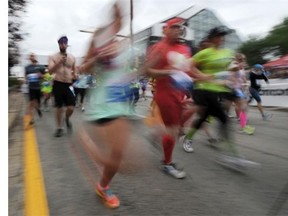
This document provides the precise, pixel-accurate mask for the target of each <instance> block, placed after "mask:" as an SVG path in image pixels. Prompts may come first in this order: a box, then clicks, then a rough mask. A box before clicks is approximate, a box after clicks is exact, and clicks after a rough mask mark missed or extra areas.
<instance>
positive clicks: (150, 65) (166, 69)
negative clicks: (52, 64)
mask: <svg viewBox="0 0 288 216" xmlns="http://www.w3.org/2000/svg"><path fill="white" fill-rule="evenodd" d="M184 22H185V21H184V20H183V19H181V18H179V17H176V18H173V19H171V20H169V21H167V22H166V24H165V26H164V28H163V33H164V35H165V37H164V38H163V39H162V40H161V41H160V42H158V43H156V44H154V45H153V47H152V48H151V49H150V52H149V53H148V56H147V57H148V58H147V62H146V66H145V67H146V68H147V69H146V71H147V75H148V76H151V77H153V78H155V80H156V89H155V92H154V100H155V102H156V104H157V106H158V108H159V111H160V113H161V116H162V119H163V122H164V125H165V127H166V131H165V133H164V134H163V135H162V147H163V153H164V154H163V160H162V166H161V169H162V171H164V172H165V173H167V174H169V175H171V176H173V177H175V178H177V179H183V178H185V176H186V173H185V172H184V171H183V170H181V169H179V168H177V167H176V164H175V162H174V161H173V160H172V154H173V150H174V146H175V142H176V140H178V135H179V129H180V124H181V112H182V100H183V99H184V96H185V93H186V92H185V91H183V90H180V89H178V88H177V87H180V86H181V85H180V86H177V85H178V84H179V83H177V81H175V80H173V78H172V76H173V77H174V78H175V79H177V76H178V75H180V76H182V77H185V76H184V75H185V73H184V72H189V71H190V63H189V62H188V58H190V57H191V51H190V49H189V47H187V46H186V45H183V44H181V43H180V37H181V36H182V34H183V24H184ZM179 70H180V71H179ZM173 71H174V72H173ZM182 71H184V72H182ZM186 76H187V77H188V78H189V76H188V75H186ZM182 77H180V80H181V79H182ZM184 79H185V78H184ZM186 79H187V78H186ZM187 81H188V79H187ZM190 82H191V83H192V81H191V78H190ZM173 85H174V86H173Z"/></svg>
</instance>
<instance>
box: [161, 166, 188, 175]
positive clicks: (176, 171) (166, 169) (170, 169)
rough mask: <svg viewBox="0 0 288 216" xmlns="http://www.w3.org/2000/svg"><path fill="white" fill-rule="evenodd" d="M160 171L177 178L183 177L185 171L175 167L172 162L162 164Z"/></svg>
mask: <svg viewBox="0 0 288 216" xmlns="http://www.w3.org/2000/svg"><path fill="white" fill-rule="evenodd" d="M162 171H163V172H165V173H166V174H169V175H171V176H173V177H174V178H177V179H183V178H185V177H186V173H185V172H184V171H183V170H179V169H177V168H176V165H175V164H174V163H171V164H163V165H162Z"/></svg>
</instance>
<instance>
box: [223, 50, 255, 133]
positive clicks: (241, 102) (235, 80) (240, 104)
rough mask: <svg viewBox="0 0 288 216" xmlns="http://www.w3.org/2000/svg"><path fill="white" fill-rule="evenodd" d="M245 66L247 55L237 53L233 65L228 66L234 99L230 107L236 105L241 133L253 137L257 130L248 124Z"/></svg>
mask: <svg viewBox="0 0 288 216" xmlns="http://www.w3.org/2000/svg"><path fill="white" fill-rule="evenodd" d="M245 64H246V57H245V55H243V54H242V53H236V55H235V60H234V61H232V63H231V64H230V65H229V66H228V70H229V71H231V73H230V78H229V79H230V80H231V83H230V84H229V87H231V89H232V91H233V93H232V94H233V99H232V100H231V101H230V106H231V104H232V102H234V103H235V111H236V115H237V117H238V119H239V122H240V130H239V132H240V133H245V134H248V135H252V134H254V131H255V128H254V127H252V126H250V125H248V124H247V121H248V117H247V109H248V103H247V95H246V94H245V93H244V92H245V90H244V88H246V87H247V86H246V83H247V80H246V74H245ZM230 106H229V107H230ZM228 110H229V108H228Z"/></svg>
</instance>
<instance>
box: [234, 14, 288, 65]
mask: <svg viewBox="0 0 288 216" xmlns="http://www.w3.org/2000/svg"><path fill="white" fill-rule="evenodd" d="M287 35H288V17H287V18H285V19H284V20H283V22H282V23H280V24H279V25H276V26H274V27H273V29H272V30H271V31H270V32H269V33H268V35H267V36H266V37H265V38H259V37H255V36H254V37H250V38H249V40H248V41H246V42H244V43H243V44H242V45H241V46H240V47H239V49H238V51H239V52H241V53H243V54H245V55H246V57H247V63H248V64H249V65H254V64H264V63H266V61H267V60H266V59H265V57H266V56H271V57H276V56H283V55H285V54H287V53H288V43H287Z"/></svg>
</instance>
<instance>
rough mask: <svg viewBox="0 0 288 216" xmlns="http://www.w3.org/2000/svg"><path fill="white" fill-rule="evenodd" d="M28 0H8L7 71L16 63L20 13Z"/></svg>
mask: <svg viewBox="0 0 288 216" xmlns="http://www.w3.org/2000/svg"><path fill="white" fill-rule="evenodd" d="M28 1H29V0H9V1H8V33H9V34H8V51H9V53H8V70H9V71H8V72H9V76H10V68H11V67H13V66H14V65H16V64H18V62H19V57H20V50H19V42H21V41H22V40H23V35H24V34H23V33H22V30H21V20H20V18H21V14H22V13H23V12H25V7H26V4H27V2H28Z"/></svg>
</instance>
